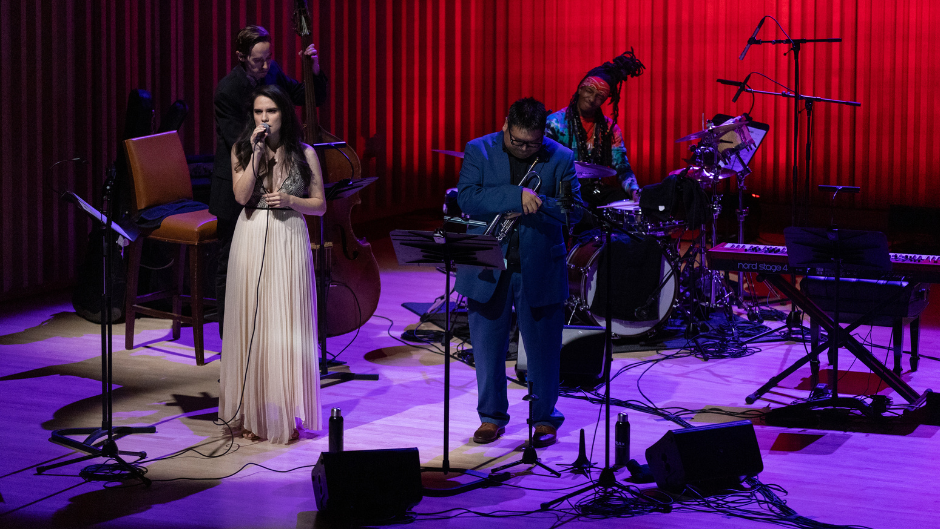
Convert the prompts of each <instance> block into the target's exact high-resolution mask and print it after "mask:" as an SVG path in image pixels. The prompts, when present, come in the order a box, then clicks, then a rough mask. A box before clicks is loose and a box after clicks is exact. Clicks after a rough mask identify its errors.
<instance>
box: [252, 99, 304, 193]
mask: <svg viewBox="0 0 940 529" xmlns="http://www.w3.org/2000/svg"><path fill="white" fill-rule="evenodd" d="M261 96H264V97H267V98H268V99H270V100H271V101H274V104H275V105H276V106H277V109H278V112H279V113H280V114H281V131H280V140H281V146H283V147H284V151H285V152H284V154H285V155H286V156H285V157H284V160H285V164H286V166H285V167H284V169H285V170H286V174H288V175H289V174H291V171H292V170H293V169H294V168H295V167H296V168H297V170H298V171H300V176H301V177H302V178H303V181H304V185H308V186H309V185H310V179H311V178H312V177H313V171H312V170H311V169H310V164H308V163H307V158H306V157H305V156H304V147H303V143H301V140H302V139H303V126H302V125H301V124H300V119H298V118H297V113H296V112H294V105H293V103H291V100H290V98H288V97H287V94H286V93H284V90H282V89H281V88H280V87H278V86H277V85H265V86H260V87H258V88H257V89H255V91H254V92H252V94H251V105H250V106H249V109H248V120H247V125H246V126H245V130H244V131H242V133H241V136H239V137H238V141H236V142H235V158H236V160H237V162H238V163H237V164H236V166H235V169H238V170H241V169H244V168H245V167H247V166H248V163H249V161H250V160H251V152H252V150H251V133H252V131H254V130H255V127H256V126H257V125H255V117H254V110H255V100H257V99H258V98H259V97H261ZM266 171H267V168H266V167H262V168H261V169H260V173H261V174H259V175H258V176H259V177H261V176H265V173H266Z"/></svg>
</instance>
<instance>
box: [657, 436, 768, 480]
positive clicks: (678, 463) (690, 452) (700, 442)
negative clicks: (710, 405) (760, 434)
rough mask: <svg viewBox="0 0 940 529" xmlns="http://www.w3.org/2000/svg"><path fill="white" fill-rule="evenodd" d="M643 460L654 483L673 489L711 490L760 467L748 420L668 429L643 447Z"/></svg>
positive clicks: (762, 466) (759, 457) (754, 472)
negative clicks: (647, 445) (647, 446)
mask: <svg viewBox="0 0 940 529" xmlns="http://www.w3.org/2000/svg"><path fill="white" fill-rule="evenodd" d="M646 462H647V463H648V464H649V467H650V471H651V472H652V473H653V477H655V478H656V485H658V486H659V488H660V489H663V490H666V491H669V492H675V493H681V492H682V491H683V490H684V489H685V488H686V486H692V487H694V488H695V489H696V490H698V491H699V492H701V493H703V494H712V493H715V492H718V491H720V490H722V489H725V488H728V487H734V486H736V485H739V484H740V483H741V480H742V479H743V478H746V477H752V476H756V475H757V474H759V473H760V472H761V471H762V470H764V462H763V460H762V459H761V455H760V448H759V447H758V446H757V436H756V435H754V425H753V424H751V422H750V421H736V422H729V423H724V424H711V425H708V426H699V427H696V428H681V429H678V430H670V431H669V432H666V435H664V436H663V437H662V439H660V440H659V441H656V442H655V443H654V444H653V445H652V446H650V447H649V448H647V449H646Z"/></svg>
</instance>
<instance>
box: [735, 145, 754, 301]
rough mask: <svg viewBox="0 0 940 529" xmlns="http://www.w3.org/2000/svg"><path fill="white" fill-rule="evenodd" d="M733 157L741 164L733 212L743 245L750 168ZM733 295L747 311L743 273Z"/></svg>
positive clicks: (739, 158) (738, 154)
mask: <svg viewBox="0 0 940 529" xmlns="http://www.w3.org/2000/svg"><path fill="white" fill-rule="evenodd" d="M734 155H735V156H736V157H737V158H738V161H739V162H740V163H741V167H742V168H741V170H740V171H738V174H737V182H736V183H737V185H738V209H736V210H735V213H737V217H738V244H744V219H746V218H747V213H748V208H746V207H744V192H745V191H746V190H747V184H746V183H745V181H746V180H747V177H748V175H750V174H751V168H750V167H749V166H748V165H747V162H745V161H744V158H742V157H741V153H740V152H739V151H735V152H734ZM735 293H736V295H737V297H738V307H740V308H742V309H745V310H747V309H748V307H747V306H746V304H745V303H744V272H739V273H738V285H737V288H735Z"/></svg>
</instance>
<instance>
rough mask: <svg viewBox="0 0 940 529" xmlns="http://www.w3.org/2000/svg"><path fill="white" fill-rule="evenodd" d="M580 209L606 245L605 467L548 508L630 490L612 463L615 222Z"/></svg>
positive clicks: (548, 504) (630, 234) (545, 506)
mask: <svg viewBox="0 0 940 529" xmlns="http://www.w3.org/2000/svg"><path fill="white" fill-rule="evenodd" d="M573 205H575V206H577V207H579V208H581V209H582V210H583V211H584V212H586V213H587V214H589V215H591V216H593V217H594V220H595V221H597V222H599V223H600V224H601V229H602V230H603V231H604V244H605V248H606V252H605V253H606V255H605V256H604V264H605V266H606V267H607V276H608V277H607V283H606V285H605V288H604V290H605V294H606V296H607V298H606V299H605V300H604V388H605V389H604V468H603V470H601V475H600V477H599V478H598V480H597V481H595V482H593V483H591V484H590V485H587V486H585V487H582V488H580V489H578V490H576V491H574V492H571V493H569V494H565V495H564V496H562V497H560V498H555V499H554V500H551V501H547V502H545V503H542V504H541V508H542V509H543V510H544V509H548V508H549V507H551V506H552V505H555V504H557V503H560V502H563V501H565V500H567V499H569V498H573V497H575V496H578V495H580V494H583V493H585V492H587V491H590V490H594V489H598V488H600V489H604V490H605V491H607V490H609V489H623V490H628V488H627V487H626V486H624V485H622V484H620V483H618V482H617V479H616V478H615V477H614V469H613V467H612V466H611V464H610V366H611V363H613V359H614V353H613V351H614V345H613V331H612V318H611V306H610V300H611V297H612V295H611V291H610V285H611V283H612V281H611V278H610V276H611V275H613V260H612V259H611V256H612V255H613V248H612V247H611V233H612V232H613V230H614V226H613V224H612V223H611V222H610V221H609V220H607V219H606V218H604V217H603V216H601V215H595V214H594V213H593V212H592V211H591V210H589V209H588V208H585V207H584V206H583V205H582V204H577V203H575V204H573ZM627 235H628V236H629V237H630V238H631V239H634V240H640V238H639V237H637V236H636V235H634V234H632V233H629V232H627Z"/></svg>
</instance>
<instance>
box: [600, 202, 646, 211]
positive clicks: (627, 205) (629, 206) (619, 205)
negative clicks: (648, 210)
mask: <svg viewBox="0 0 940 529" xmlns="http://www.w3.org/2000/svg"><path fill="white" fill-rule="evenodd" d="M639 207H640V204H639V203H638V202H637V201H636V200H618V201H616V202H611V203H610V204H604V205H603V206H597V209H620V210H635V209H638V208H639Z"/></svg>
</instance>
